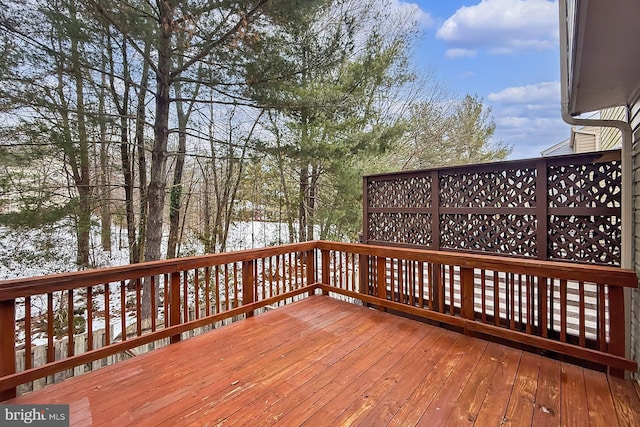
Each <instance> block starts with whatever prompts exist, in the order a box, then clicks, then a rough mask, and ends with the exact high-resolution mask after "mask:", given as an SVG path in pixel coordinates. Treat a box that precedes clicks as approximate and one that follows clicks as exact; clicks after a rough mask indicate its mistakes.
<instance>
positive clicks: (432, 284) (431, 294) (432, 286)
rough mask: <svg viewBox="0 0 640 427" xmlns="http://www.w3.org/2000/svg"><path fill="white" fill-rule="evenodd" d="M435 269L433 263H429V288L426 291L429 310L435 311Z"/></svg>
mask: <svg viewBox="0 0 640 427" xmlns="http://www.w3.org/2000/svg"><path fill="white" fill-rule="evenodd" d="M433 270H434V268H433V264H432V263H430V262H429V263H427V282H428V283H427V286H426V289H427V291H428V294H427V297H428V301H429V303H428V304H429V310H433V297H434V295H435V294H434V292H433V290H434V289H435V286H436V285H435V281H434V278H435V275H434V272H433Z"/></svg>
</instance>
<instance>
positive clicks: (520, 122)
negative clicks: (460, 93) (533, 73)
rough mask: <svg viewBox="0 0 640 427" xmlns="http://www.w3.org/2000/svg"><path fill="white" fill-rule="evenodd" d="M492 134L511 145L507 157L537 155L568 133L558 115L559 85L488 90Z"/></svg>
mask: <svg viewBox="0 0 640 427" xmlns="http://www.w3.org/2000/svg"><path fill="white" fill-rule="evenodd" d="M487 101H488V103H490V105H491V107H492V109H493V117H494V120H495V122H496V134H495V137H496V138H498V139H501V140H503V141H505V142H507V143H511V144H513V154H512V155H511V158H529V157H538V156H540V152H541V151H542V150H544V149H546V148H548V147H551V146H553V145H554V144H556V143H558V142H559V141H560V140H562V139H563V138H564V137H565V135H566V136H568V135H569V126H568V125H567V124H565V123H564V122H563V121H562V118H561V116H560V84H559V83H558V82H540V83H534V84H529V85H524V86H513V87H508V88H505V89H502V90H500V91H498V92H493V93H490V94H489V95H488V96H487Z"/></svg>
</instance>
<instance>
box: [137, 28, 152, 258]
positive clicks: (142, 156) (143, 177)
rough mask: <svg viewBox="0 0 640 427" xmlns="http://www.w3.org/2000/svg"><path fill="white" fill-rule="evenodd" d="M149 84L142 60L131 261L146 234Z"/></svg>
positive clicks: (139, 254) (148, 48)
mask: <svg viewBox="0 0 640 427" xmlns="http://www.w3.org/2000/svg"><path fill="white" fill-rule="evenodd" d="M150 52H151V41H150V40H147V41H146V43H145V47H144V54H145V57H148V56H149V53H150ZM148 84H149V62H148V61H144V64H143V65H142V76H141V77H140V90H139V93H138V105H137V107H136V124H135V126H136V134H135V138H136V149H137V150H138V181H139V182H138V188H139V193H140V196H139V203H140V210H139V215H138V221H139V223H138V241H137V245H136V246H137V250H136V251H135V252H134V254H133V262H134V263H137V262H140V260H142V257H143V255H144V240H145V238H146V235H147V211H148V201H147V154H146V150H145V148H146V147H145V145H146V144H145V142H144V126H145V120H146V108H145V105H146V102H145V101H146V97H147V86H148Z"/></svg>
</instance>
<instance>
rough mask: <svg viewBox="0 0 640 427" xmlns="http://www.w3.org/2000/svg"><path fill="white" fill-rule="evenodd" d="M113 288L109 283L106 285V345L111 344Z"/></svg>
mask: <svg viewBox="0 0 640 427" xmlns="http://www.w3.org/2000/svg"><path fill="white" fill-rule="evenodd" d="M110 292H111V287H110V284H109V283H105V285H104V327H105V330H104V341H105V344H104V345H109V344H111V298H110V295H109V294H110Z"/></svg>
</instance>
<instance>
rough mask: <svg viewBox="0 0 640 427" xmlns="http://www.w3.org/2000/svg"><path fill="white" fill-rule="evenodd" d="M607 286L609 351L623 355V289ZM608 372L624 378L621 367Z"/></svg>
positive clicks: (624, 346) (624, 349)
mask: <svg viewBox="0 0 640 427" xmlns="http://www.w3.org/2000/svg"><path fill="white" fill-rule="evenodd" d="M608 288H609V349H608V351H609V353H610V354H614V355H616V356H622V357H625V351H626V344H625V338H626V337H625V325H624V318H625V316H624V289H623V288H621V287H619V286H608ZM609 373H610V374H611V375H613V376H616V377H620V378H624V370H623V369H615V368H611V369H610V371H609Z"/></svg>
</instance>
